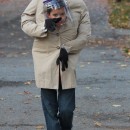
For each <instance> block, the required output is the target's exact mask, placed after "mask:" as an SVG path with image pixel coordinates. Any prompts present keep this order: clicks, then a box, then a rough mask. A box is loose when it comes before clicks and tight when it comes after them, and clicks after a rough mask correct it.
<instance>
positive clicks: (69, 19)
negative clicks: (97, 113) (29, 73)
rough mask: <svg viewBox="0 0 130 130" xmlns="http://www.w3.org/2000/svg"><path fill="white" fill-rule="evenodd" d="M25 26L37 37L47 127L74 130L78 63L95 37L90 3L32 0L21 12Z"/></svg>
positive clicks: (38, 81) (39, 84)
mask: <svg viewBox="0 0 130 130" xmlns="http://www.w3.org/2000/svg"><path fill="white" fill-rule="evenodd" d="M21 28H22V30H23V31H24V32H25V33H26V34H27V35H29V36H31V37H33V38H34V42H33V47H32V55H33V61H34V71H35V81H36V86H37V87H38V88H40V89H41V102H42V107H43V111H44V115H45V120H46V126H47V130H71V129H72V127H73V115H74V110H75V88H76V86H77V85H76V65H77V63H78V59H79V53H80V52H81V50H82V49H83V48H84V47H85V45H86V44H87V43H88V39H89V37H90V36H91V25H90V18H89V11H88V9H87V6H86V4H85V3H84V1H83V0H32V1H31V2H30V3H29V5H28V6H27V7H26V9H25V10H24V12H23V13H22V15H21Z"/></svg>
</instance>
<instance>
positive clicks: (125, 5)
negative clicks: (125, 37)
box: [109, 0, 130, 29]
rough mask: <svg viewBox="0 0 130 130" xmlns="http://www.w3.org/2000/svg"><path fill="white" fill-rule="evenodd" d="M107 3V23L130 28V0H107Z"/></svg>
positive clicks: (116, 26)
mask: <svg viewBox="0 0 130 130" xmlns="http://www.w3.org/2000/svg"><path fill="white" fill-rule="evenodd" d="M109 3H110V5H111V10H110V15H109V23H110V24H111V25H112V26H113V27H115V28H124V29H130V0H122V2H119V3H116V2H114V0H109Z"/></svg>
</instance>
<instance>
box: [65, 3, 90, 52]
mask: <svg viewBox="0 0 130 130" xmlns="http://www.w3.org/2000/svg"><path fill="white" fill-rule="evenodd" d="M82 8H83V9H82V10H83V11H82V13H81V21H80V25H79V28H78V35H77V38H76V39H74V40H72V41H69V42H67V43H66V44H65V48H66V50H67V52H68V53H78V52H80V51H81V50H82V49H83V47H85V45H86V44H87V42H88V40H89V37H90V36H91V24H90V17H89V12H88V9H87V7H86V5H85V3H83V6H82Z"/></svg>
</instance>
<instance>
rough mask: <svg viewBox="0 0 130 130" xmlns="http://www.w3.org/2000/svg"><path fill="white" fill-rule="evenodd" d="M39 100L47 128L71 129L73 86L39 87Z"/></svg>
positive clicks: (73, 101)
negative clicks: (57, 87)
mask: <svg viewBox="0 0 130 130" xmlns="http://www.w3.org/2000/svg"><path fill="white" fill-rule="evenodd" d="M41 101H42V107H43V111H44V115H45V120H46V126H47V130H71V129H72V121H73V112H74V109H75V88H72V89H66V90H63V89H62V85H61V80H60V82H59V90H58V91H57V90H53V89H43V88H42V89H41Z"/></svg>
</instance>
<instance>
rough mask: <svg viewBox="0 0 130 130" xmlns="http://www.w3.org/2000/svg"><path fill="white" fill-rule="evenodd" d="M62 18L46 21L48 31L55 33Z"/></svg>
mask: <svg viewBox="0 0 130 130" xmlns="http://www.w3.org/2000/svg"><path fill="white" fill-rule="evenodd" d="M60 20H61V18H53V19H46V20H45V27H46V29H47V30H49V31H51V32H53V31H55V29H56V23H58V22H59V21H60Z"/></svg>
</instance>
